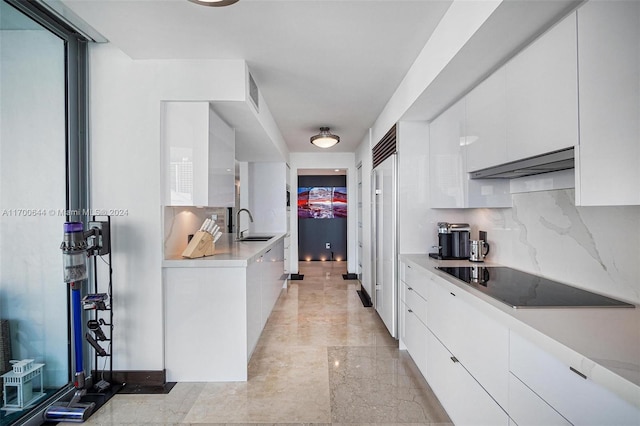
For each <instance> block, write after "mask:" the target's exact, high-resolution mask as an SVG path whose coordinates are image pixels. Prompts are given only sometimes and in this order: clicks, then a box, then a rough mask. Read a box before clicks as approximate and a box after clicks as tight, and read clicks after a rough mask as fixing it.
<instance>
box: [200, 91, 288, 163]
mask: <svg viewBox="0 0 640 426" xmlns="http://www.w3.org/2000/svg"><path fill="white" fill-rule="evenodd" d="M249 102H250V101H241V102H235V101H213V102H211V105H213V109H214V110H215V111H216V112H217V113H218V115H220V117H221V118H222V119H223V120H224V121H225V122H227V124H229V126H231V127H233V128H234V130H235V132H236V160H238V161H247V162H260V161H285V158H283V154H282V153H281V152H280V150H278V148H277V146H276V145H275V144H274V143H273V142H272V138H271V137H270V136H269V133H268V132H267V130H265V128H264V127H263V126H262V124H261V123H260V121H259V119H258V116H256V113H255V112H254V111H253V110H252V108H253V106H252V105H250V104H249Z"/></svg>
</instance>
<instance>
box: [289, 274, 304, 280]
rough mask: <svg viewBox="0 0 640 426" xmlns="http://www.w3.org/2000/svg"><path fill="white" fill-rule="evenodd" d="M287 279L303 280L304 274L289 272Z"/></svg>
mask: <svg viewBox="0 0 640 426" xmlns="http://www.w3.org/2000/svg"><path fill="white" fill-rule="evenodd" d="M289 279H290V280H303V279H304V275H303V274H291V276H290V277H289Z"/></svg>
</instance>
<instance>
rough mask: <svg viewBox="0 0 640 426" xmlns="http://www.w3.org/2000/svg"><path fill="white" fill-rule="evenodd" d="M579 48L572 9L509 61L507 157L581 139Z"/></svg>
mask: <svg viewBox="0 0 640 426" xmlns="http://www.w3.org/2000/svg"><path fill="white" fill-rule="evenodd" d="M610 47H611V46H610ZM576 54H577V48H576V14H575V13H572V14H571V15H569V16H568V17H567V18H565V19H563V20H562V21H560V23H558V24H557V25H556V26H555V27H553V28H551V29H550V30H549V31H547V32H546V33H545V34H543V35H542V36H541V37H540V38H538V39H537V40H536V41H534V42H533V43H532V44H531V45H529V46H528V47H527V48H526V49H524V50H523V51H522V52H521V53H520V54H518V55H517V56H516V57H514V58H513V59H512V60H511V61H509V62H508V63H507V64H506V66H505V68H506V84H507V104H506V107H507V114H506V122H507V140H508V143H507V160H508V161H515V160H520V159H524V158H528V157H533V156H536V155H540V154H544V153H547V152H552V151H557V150H560V149H564V148H570V147H574V146H575V145H577V144H578V81H577V58H576ZM613 75H615V73H614V74H610V75H608V76H607V77H608V78H610V77H612V76H613ZM612 80H615V79H614V78H612Z"/></svg>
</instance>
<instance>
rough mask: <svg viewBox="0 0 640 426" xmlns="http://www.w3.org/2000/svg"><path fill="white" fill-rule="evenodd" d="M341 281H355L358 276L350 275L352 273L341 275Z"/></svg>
mask: <svg viewBox="0 0 640 426" xmlns="http://www.w3.org/2000/svg"><path fill="white" fill-rule="evenodd" d="M342 279H343V280H357V279H358V274H352V273H348V274H342Z"/></svg>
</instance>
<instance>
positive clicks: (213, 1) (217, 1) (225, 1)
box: [189, 0, 238, 7]
mask: <svg viewBox="0 0 640 426" xmlns="http://www.w3.org/2000/svg"><path fill="white" fill-rule="evenodd" d="M189 1H190V2H191V3H195V4H199V5H202V6H212V7H221V6H229V5H231V4H234V3H237V2H238V0H189Z"/></svg>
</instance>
